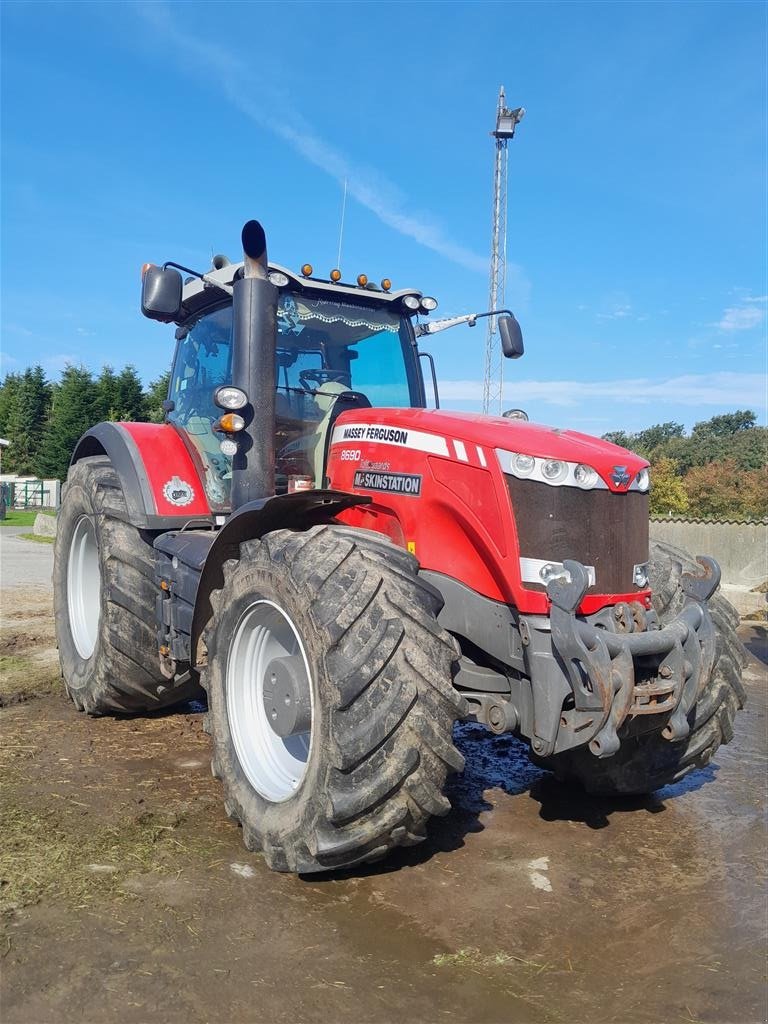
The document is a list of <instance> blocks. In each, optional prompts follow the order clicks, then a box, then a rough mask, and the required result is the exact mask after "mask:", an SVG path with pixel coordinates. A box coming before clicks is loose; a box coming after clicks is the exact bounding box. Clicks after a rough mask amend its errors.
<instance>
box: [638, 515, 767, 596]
mask: <svg viewBox="0 0 768 1024" xmlns="http://www.w3.org/2000/svg"><path fill="white" fill-rule="evenodd" d="M651 539H652V540H659V541H665V542H666V543H667V544H674V545H675V546H676V547H679V548H687V550H688V551H691V552H693V553H694V554H697V555H711V556H712V557H713V558H716V559H717V561H718V562H719V563H720V568H721V569H722V572H723V583H727V584H731V585H733V586H741V587H748V588H751V587H756V586H759V585H760V584H761V583H765V581H766V579H768V520H763V521H762V522H760V521H754V522H729V521H727V520H726V521H711V520H705V519H652V520H651Z"/></svg>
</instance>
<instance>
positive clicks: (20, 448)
mask: <svg viewBox="0 0 768 1024" xmlns="http://www.w3.org/2000/svg"><path fill="white" fill-rule="evenodd" d="M50 401H51V386H50V384H49V383H48V381H47V380H46V379H45V373H44V372H43V368H42V366H32V367H28V368H27V369H26V370H25V371H24V373H23V374H21V375H20V377H19V380H18V383H17V385H16V387H15V391H14V395H13V399H12V401H11V403H10V406H9V409H8V416H7V420H6V423H5V429H6V431H7V438H8V440H9V441H10V442H11V443H10V445H9V446H8V450H7V454H6V457H5V460H4V462H3V465H4V467H5V469H6V471H7V472H9V473H19V474H20V475H22V476H28V475H32V474H37V473H38V470H39V466H38V459H39V455H40V448H41V445H42V438H43V429H44V426H45V421H46V418H47V415H48V409H49V406H50Z"/></svg>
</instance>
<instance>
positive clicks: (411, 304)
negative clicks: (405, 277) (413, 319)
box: [403, 295, 421, 310]
mask: <svg viewBox="0 0 768 1024" xmlns="http://www.w3.org/2000/svg"><path fill="white" fill-rule="evenodd" d="M403 305H404V306H405V308H406V309H410V310H416V309H418V308H419V306H420V305H421V302H420V300H419V299H417V298H416V296H415V295H404V296H403Z"/></svg>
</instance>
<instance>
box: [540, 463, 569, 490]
mask: <svg viewBox="0 0 768 1024" xmlns="http://www.w3.org/2000/svg"><path fill="white" fill-rule="evenodd" d="M541 474H542V476H543V477H544V479H545V480H548V481H549V482H550V483H552V484H555V483H559V481H560V480H564V479H565V478H566V476H568V466H567V464H566V463H565V462H560V460H559V459H547V461H546V462H545V463H544V464H543V466H542V467H541Z"/></svg>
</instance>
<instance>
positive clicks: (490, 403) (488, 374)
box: [483, 85, 525, 413]
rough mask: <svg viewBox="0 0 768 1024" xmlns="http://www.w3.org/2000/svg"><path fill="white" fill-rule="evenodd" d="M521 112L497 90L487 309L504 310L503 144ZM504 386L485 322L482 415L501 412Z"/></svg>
mask: <svg viewBox="0 0 768 1024" xmlns="http://www.w3.org/2000/svg"><path fill="white" fill-rule="evenodd" d="M524 114H525V110H524V109H523V108H522V107H517V108H516V109H515V110H509V109H508V108H507V107H506V106H505V102H504V86H503V85H502V87H501V88H500V89H499V102H498V106H497V107H496V130H495V131H493V132H491V135H492V136H493V138H494V139H495V142H496V147H495V148H496V159H495V163H494V173H493V229H492V234H491V287H490V296H489V299H488V308H489V309H502V308H503V307H504V286H505V283H506V277H507V165H508V154H507V143H508V142H509V140H510V139H512V138H514V136H515V128H516V127H517V125H518V124H519V123H520V121H522V119H523V116H524ZM503 385H504V357H503V356H502V354H501V347H500V345H499V336H498V332H497V330H496V317H495V316H492V317H489V318H488V336H487V338H486V342H485V375H484V378H483V412H484V413H500V412H501V411H502V401H503V398H502V390H503Z"/></svg>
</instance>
